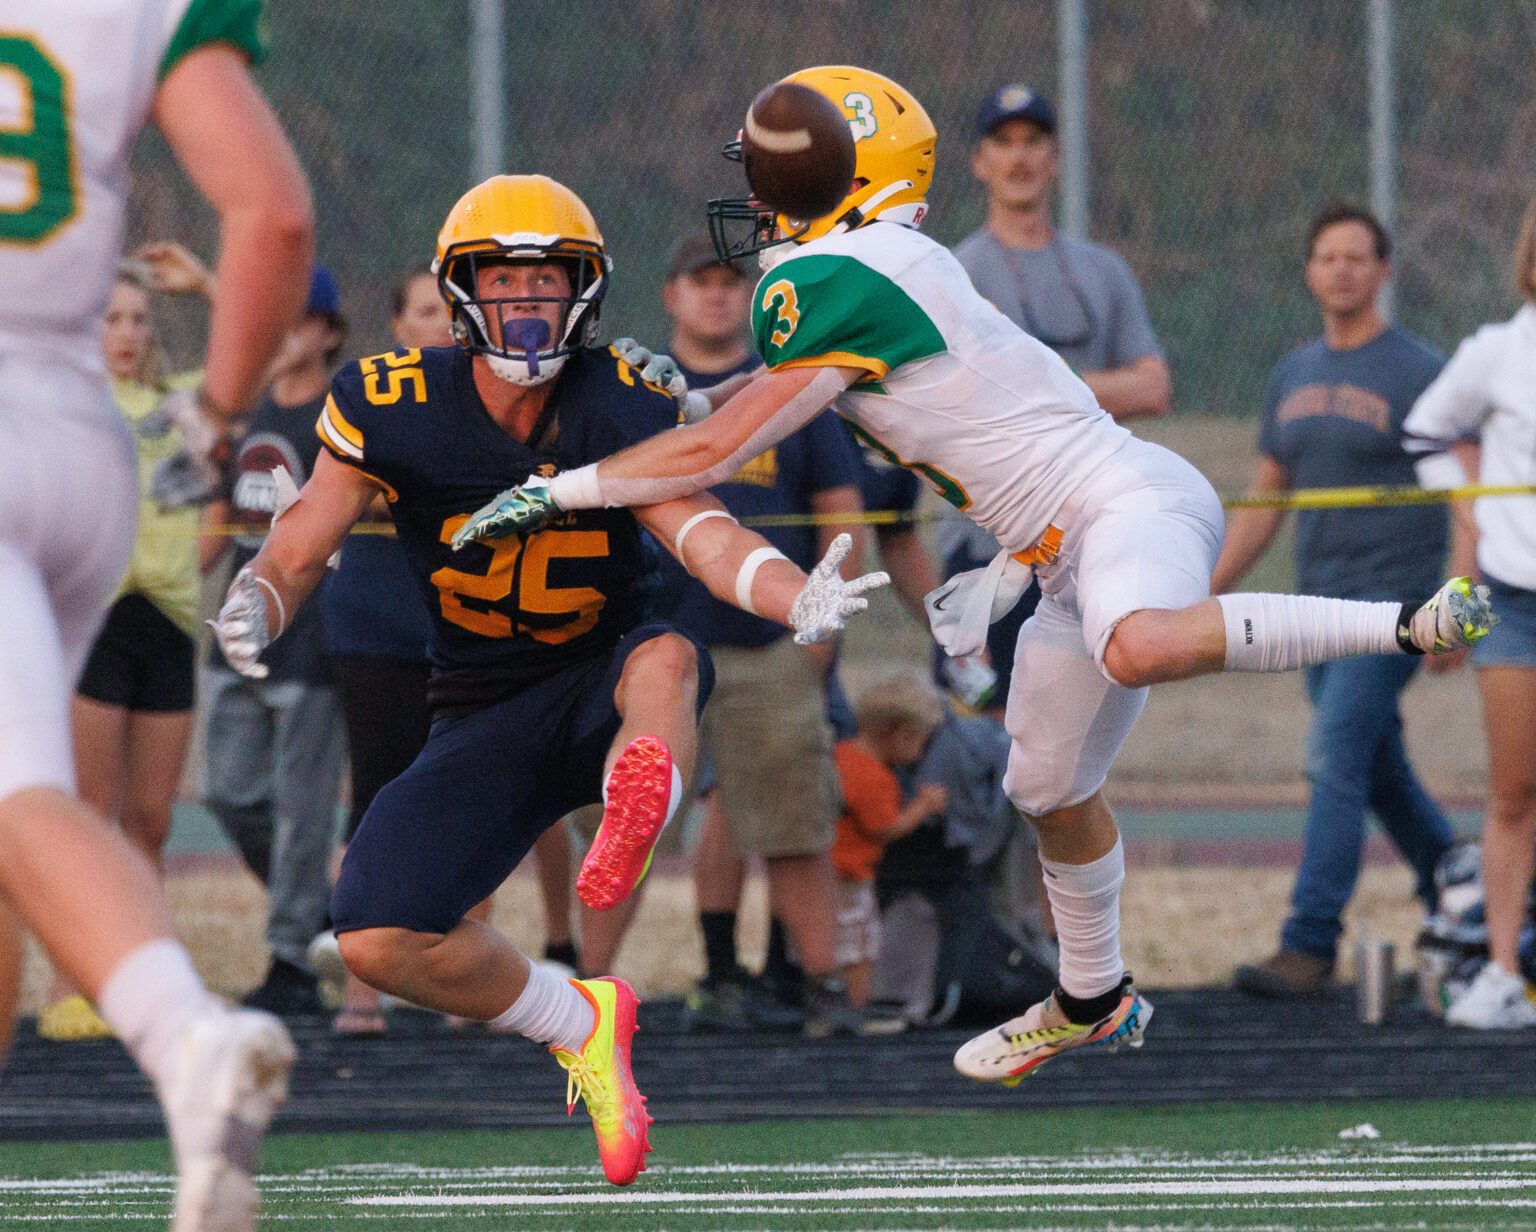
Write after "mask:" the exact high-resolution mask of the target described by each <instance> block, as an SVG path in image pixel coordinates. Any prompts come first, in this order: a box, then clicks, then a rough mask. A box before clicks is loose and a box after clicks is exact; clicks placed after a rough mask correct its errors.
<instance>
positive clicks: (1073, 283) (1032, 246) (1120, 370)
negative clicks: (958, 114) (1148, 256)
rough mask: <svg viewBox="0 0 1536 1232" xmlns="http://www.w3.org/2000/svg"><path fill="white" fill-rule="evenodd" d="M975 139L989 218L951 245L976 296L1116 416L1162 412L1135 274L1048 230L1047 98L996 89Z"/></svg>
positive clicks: (1053, 161) (1152, 342)
mask: <svg viewBox="0 0 1536 1232" xmlns="http://www.w3.org/2000/svg"><path fill="white" fill-rule="evenodd" d="M976 136H977V143H976V149H975V151H974V152H973V153H972V155H971V172H972V174H973V175H975V177H976V178H977V179H978V180H979V181H981V183H982V185H983V186H984V187H985V188H986V190H987V221H986V222H985V223H984V224H983V225H982V227H981V228H980V229H979V230H978V231H976V232H974V233H973V234H971V235H969V236H967V237H966V238H965V239H964V240H963V241H961V243H960V244H959V245H957V246H956V248H955V256H956V257H957V258H958V259H959V261H960V264H961V265H963V266H964V267H965V271H966V273H968V274H969V275H970V276H971V281H972V282H974V283H975V284H976V289H977V290H978V291H980V292H981V294H982V295H983V296H985V297H986V298H987V299H988V300H990V301H991V302H992V303H993V304H995V305H996V306H997V308H998V310H999V311H1001V312H1002V313H1003V314H1004V315H1005V316H1007V317H1008V318H1009V319H1010V320H1012V321H1013V322H1014V323H1015V324H1016V325H1018V326H1019V328H1020V329H1022V330H1024V332H1025V333H1028V334H1030V335H1032V336H1033V337H1035V338H1037V339H1039V340H1040V341H1041V342H1043V343H1045V345H1046V346H1048V347H1050V348H1051V350H1053V351H1055V352H1056V353H1057V354H1058V355H1060V356H1061V357H1062V358H1063V359H1064V360H1066V361H1067V363H1069V364H1071V365H1072V367H1073V369H1074V370H1075V371H1076V372H1077V374H1078V376H1080V377H1082V378H1083V380H1084V382H1086V383H1087V385H1088V388H1089V389H1091V390H1093V392H1094V395H1095V396H1096V397H1097V398H1098V400H1099V405H1100V406H1102V407H1103V408H1104V409H1105V410H1106V411H1108V412H1109V413H1110V414H1111V415H1113V416H1114V417H1115V418H1116V419H1118V420H1122V421H1123V420H1126V419H1132V418H1135V417H1137V416H1142V415H1163V414H1166V413H1167V411H1168V408H1169V404H1170V398H1171V396H1172V385H1171V383H1170V381H1169V376H1168V364H1167V362H1166V361H1165V360H1164V358H1163V352H1162V348H1161V347H1160V346H1159V345H1158V342H1157V337H1156V335H1155V334H1153V332H1152V325H1151V323H1150V322H1149V321H1148V320H1147V309H1146V304H1145V303H1144V302H1143V300H1142V295H1141V288H1140V287H1139V286H1138V285H1137V284H1136V277H1135V275H1134V274H1132V273H1131V270H1130V267H1129V266H1127V265H1126V263H1125V262H1124V261H1123V260H1122V259H1121V258H1120V257H1119V256H1118V255H1117V254H1116V253H1113V252H1111V251H1110V250H1109V249H1108V248H1105V247H1103V246H1101V245H1099V244H1092V243H1089V242H1088V241H1087V240H1080V239H1073V238H1071V237H1069V236H1064V235H1059V234H1057V232H1056V229H1055V227H1054V226H1053V225H1052V223H1051V188H1052V186H1053V185H1054V184H1055V183H1056V176H1057V172H1058V170H1059V169H1060V165H1061V154H1060V149H1059V147H1058V145H1057V142H1056V112H1055V109H1054V108H1053V107H1052V106H1051V104H1050V101H1049V100H1048V99H1046V98H1045V97H1044V95H1041V94H1038V93H1036V92H1035V91H1033V90H1031V89H1029V88H1027V87H1025V86H1018V85H1008V86H1003V87H1002V88H1001V89H999V90H996V91H995V92H993V93H992V94H990V95H988V96H987V98H986V99H985V100H983V102H982V104H981V108H980V110H979V111H978V112H977V115H976Z"/></svg>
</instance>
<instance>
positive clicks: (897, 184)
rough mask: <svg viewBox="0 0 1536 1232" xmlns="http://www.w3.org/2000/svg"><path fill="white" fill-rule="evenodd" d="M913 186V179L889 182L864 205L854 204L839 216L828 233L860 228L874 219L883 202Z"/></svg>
mask: <svg viewBox="0 0 1536 1232" xmlns="http://www.w3.org/2000/svg"><path fill="white" fill-rule="evenodd" d="M913 187H915V185H914V184H913V183H912V181H911V180H895V181H893V182H892V183H890V184H887V185H886V186H885V187H884V188H882V189H881V190H880V191H879V192H877V193H876V194H875V195H874V196H873V197H871V198H870V199H869V200H868V201H866V202H864V204H863V205H856V206H854V207H853V208H852V209H851V210H849V211H848V212H847V213H846V214H844V215H843V216H842V217H841V218H839V219H838V220H837V224H836V225H835V226H834V227H833V228H832V230H830V231H828V232H827V234H828V235H841V234H842V233H843V232H844V231H856V230H858V228H860V227H862V226H863V225H864V224H865V223H867V222H871V221H873V220H874V218H875V216H876V215H877V214H878V212H879V209H880V205H881V203H882V202H884V201H889V200H890V199H891V198H892V197H894V196H895V195H896V194H897V193H899V192H905V191H906V190H907V189H909V188H913Z"/></svg>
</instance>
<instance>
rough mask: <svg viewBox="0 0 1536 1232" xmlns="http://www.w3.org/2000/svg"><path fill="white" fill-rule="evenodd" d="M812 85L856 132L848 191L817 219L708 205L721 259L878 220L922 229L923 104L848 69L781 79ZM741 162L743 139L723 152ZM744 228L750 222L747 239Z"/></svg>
mask: <svg viewBox="0 0 1536 1232" xmlns="http://www.w3.org/2000/svg"><path fill="white" fill-rule="evenodd" d="M784 80H785V81H792V82H795V83H797V84H799V85H803V86H809V87H810V88H811V89H813V90H815V91H816V92H817V93H818V94H822V95H824V96H825V97H827V98H829V99H831V100H832V102H834V103H836V104H837V106H839V107H841V108H842V110H843V114H844V115H846V116H847V117H848V126H849V128H851V129H852V130H853V140H854V146H853V148H854V158H855V161H854V172H853V174H854V181H853V189H852V191H850V192H849V193H848V195H847V196H846V197H844V198H843V199H842V201H841V202H839V203H838V205H837V208H836V209H834V210H832V211H831V212H830V213H828V214H824V215H823V216H822V217H820V218H811V219H804V218H788V217H785V216H784V215H782V214H775V213H774V212H773V211H772V210H769V209H767V208H766V207H765V206H764V205H763V204H762V202H760V201H756V200H754V199H753V198H751V197H724V198H718V199H716V200H713V201H711V202H710V203H709V205H708V214H709V229H710V235H711V236H712V237H713V238H714V241H715V250H716V252H717V253H718V254H719V255H720V258H721V260H724V261H729V260H733V259H735V258H737V257H743V256H747V255H749V254H751V253H755V252H756V253H761V252H763V251H764V250H766V249H769V248H774V247H776V246H777V245H779V244H784V243H796V244H805V243H809V242H810V241H811V240H815V239H820V238H821V237H822V236H825V235H835V234H837V233H839V232H842V231H851V230H853V229H854V228H855V227H862V226H863V225H864V224H865V223H867V222H872V221H874V220H875V219H876V218H884V219H886V220H887V221H889V222H902V223H906V224H908V225H909V226H914V227H915V226H920V225H921V224H922V221H923V217H924V216H925V215H926V214H927V212H928V203H927V199H928V187H929V185H930V184H931V183H932V182H933V160H934V145H935V144H936V142H937V140H938V133H937V131H936V130H935V129H934V127H933V121H932V120H930V119H929V118H928V113H927V112H926V111H924V110H923V105H922V104H921V103H919V102H918V101H917V99H916V98H914V97H913V96H912V95H911V94H910V93H909V92H908V91H907V90H906V89H904V88H903V87H901V86H899V85H897V84H896V83H895V82H894V81H892V80H891V79H890V78H889V77H882V76H881V75H880V74H879V73H872V72H870V71H869V70H868V69H863V68H854V67H852V66H851V65H825V66H822V67H820V68H805V69H801V70H800V71H799V72H798V73H791V74H790V75H789V76H788V77H786V78H784ZM724 152H725V156H726V157H727V158H732V159H736V160H740V158H741V139H740V137H738V138H737V139H736V140H735V141H732V142H730V143H729V144H728V145H727V146H726V147H725V151H724ZM742 224H747V225H748V229H747V233H746V234H745V235H742V234H741V230H740V228H741V226H742Z"/></svg>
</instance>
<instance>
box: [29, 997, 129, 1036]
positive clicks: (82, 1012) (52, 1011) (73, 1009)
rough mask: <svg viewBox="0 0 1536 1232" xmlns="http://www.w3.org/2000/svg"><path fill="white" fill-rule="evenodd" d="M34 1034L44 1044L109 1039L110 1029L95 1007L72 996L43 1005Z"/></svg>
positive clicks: (81, 998)
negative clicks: (46, 1042)
mask: <svg viewBox="0 0 1536 1232" xmlns="http://www.w3.org/2000/svg"><path fill="white" fill-rule="evenodd" d="M37 1033H38V1035H39V1036H41V1037H42V1038H43V1039H45V1040H97V1039H111V1038H112V1028H111V1027H109V1026H107V1024H106V1023H105V1022H104V1021H102V1017H101V1015H100V1014H98V1013H97V1012H96V1007H95V1006H94V1005H92V1004H91V1003H90V1002H89V1001H87V1000H86V999H85V998H84V997H82V996H81V995H80V994H79V993H75V995H74V996H72V997H63V998H61V999H60V1000H58V1001H55V1002H54V1003H53V1004H52V1005H46V1006H44V1007H43V1008H42V1010H40V1011H39V1012H38V1015H37Z"/></svg>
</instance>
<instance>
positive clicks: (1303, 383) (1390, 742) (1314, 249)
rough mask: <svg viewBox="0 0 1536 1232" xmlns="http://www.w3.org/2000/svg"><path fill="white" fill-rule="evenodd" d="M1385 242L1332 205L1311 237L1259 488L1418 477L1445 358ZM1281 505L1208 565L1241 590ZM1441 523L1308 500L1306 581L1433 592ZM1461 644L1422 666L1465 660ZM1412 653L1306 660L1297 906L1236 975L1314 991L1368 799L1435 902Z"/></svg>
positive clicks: (1436, 852)
mask: <svg viewBox="0 0 1536 1232" xmlns="http://www.w3.org/2000/svg"><path fill="white" fill-rule="evenodd" d="M1389 255H1390V241H1389V239H1388V236H1387V233H1386V231H1385V230H1384V229H1383V228H1382V226H1381V224H1380V223H1379V222H1378V221H1377V220H1376V219H1375V218H1374V217H1372V216H1371V215H1370V214H1368V213H1366V212H1365V211H1364V210H1360V209H1355V208H1353V207H1350V206H1330V207H1329V208H1328V209H1326V210H1324V211H1323V213H1322V214H1320V215H1319V216H1318V218H1317V220H1316V221H1315V222H1314V223H1313V225H1312V228H1311V230H1310V232H1309V233H1308V236H1307V245H1306V283H1307V289H1308V290H1309V291H1310V292H1311V293H1312V296H1313V298H1314V299H1315V300H1316V301H1317V304H1318V307H1319V308H1320V310H1321V312H1322V318H1323V336H1322V337H1321V338H1317V339H1314V340H1313V341H1311V342H1308V343H1305V344H1303V345H1302V346H1299V347H1297V348H1296V349H1295V350H1293V351H1291V352H1290V354H1288V355H1286V356H1285V358H1283V359H1282V360H1281V361H1280V362H1279V363H1278V364H1276V365H1275V368H1274V370H1273V372H1272V373H1271V375H1270V380H1269V389H1268V392H1267V396H1266V399H1265V406H1264V417H1263V421H1262V425H1261V427H1260V429H1259V464H1258V468H1257V470H1256V473H1255V476H1254V480H1253V483H1252V484H1251V486H1250V492H1252V493H1253V494H1255V495H1269V494H1276V493H1282V492H1286V491H1289V490H1290V489H1291V488H1293V487H1301V488H1323V487H1343V486H1349V485H1354V484H1369V485H1386V484H1412V483H1413V482H1414V481H1415V479H1414V469H1413V461H1412V458H1411V457H1410V456H1409V455H1408V454H1407V453H1406V452H1405V451H1404V449H1403V421H1404V419H1406V418H1407V416H1408V412H1409V410H1410V409H1411V408H1412V406H1413V403H1414V401H1415V399H1417V397H1418V396H1419V394H1420V393H1422V392H1423V391H1424V389H1425V387H1426V386H1428V385H1429V383H1430V382H1431V381H1432V380H1433V379H1434V378H1435V375H1436V374H1437V373H1438V372H1439V371H1440V369H1441V367H1442V366H1443V365H1444V358H1443V357H1442V356H1441V355H1440V354H1439V353H1438V352H1437V351H1436V350H1435V349H1434V348H1433V347H1431V346H1430V345H1429V344H1428V343H1426V342H1424V341H1423V340H1421V339H1419V338H1416V337H1415V336H1414V335H1412V334H1410V333H1409V332H1408V331H1407V330H1404V329H1402V328H1400V327H1398V326H1394V325H1389V324H1388V323H1387V322H1386V321H1385V320H1384V319H1383V318H1382V316H1381V315H1380V313H1379V312H1378V311H1377V308H1376V300H1377V295H1378V293H1379V292H1380V290H1381V288H1382V286H1383V285H1384V284H1385V283H1386V281H1387V279H1388V278H1389V277H1390V275H1391V266H1390V264H1389V261H1388V258H1389ZM1283 519H1284V514H1283V512H1281V511H1280V510H1274V509H1256V508H1245V509H1240V510H1238V511H1237V512H1236V513H1235V514H1234V516H1233V517H1232V519H1231V521H1230V523H1229V524H1228V527H1227V538H1226V543H1225V545H1224V546H1223V548H1222V552H1221V557H1220V559H1219V560H1218V561H1217V563H1216V568H1215V571H1214V573H1213V574H1212V577H1211V590H1212V593H1215V594H1220V593H1222V592H1223V591H1227V590H1230V589H1232V588H1233V587H1234V586H1235V585H1236V584H1237V582H1238V581H1239V580H1240V579H1241V578H1242V576H1243V575H1244V574H1245V573H1247V572H1248V570H1249V569H1250V568H1251V567H1252V566H1253V564H1254V563H1255V562H1256V561H1257V560H1258V559H1259V557H1260V556H1262V555H1263V554H1264V551H1265V549H1266V548H1267V547H1268V546H1269V544H1270V541H1271V540H1272V539H1273V538H1274V536H1275V534H1276V532H1277V531H1278V530H1279V529H1280V524H1281V522H1282V520H1283ZM1448 534H1449V531H1448V522H1447V518H1446V513H1445V509H1444V508H1443V507H1442V506H1437V505H1414V506H1399V507H1381V508H1368V509H1338V510H1309V511H1307V512H1303V513H1301V514H1300V515H1299V516H1298V519H1297V526H1296V544H1295V556H1296V582H1297V589H1298V590H1299V591H1301V592H1302V593H1306V594H1315V595H1329V596H1332V597H1335V598H1341V599H1388V598H1393V597H1396V596H1398V595H1414V594H1423V595H1428V594H1431V593H1432V592H1433V591H1434V589H1435V587H1436V585H1437V584H1438V579H1439V576H1440V568H1441V562H1442V561H1443V559H1444V556H1445V551H1446V545H1447V539H1448ZM1464 657H1465V655H1464V653H1459V654H1457V655H1451V656H1446V658H1447V659H1449V660H1452V662H1450V663H1444V662H1443V661H1436V662H1435V663H1434V665H1433V667H1431V668H1430V669H1428V670H1444V668H1445V667H1446V666H1456V665H1457V662H1456V661H1458V660H1460V659H1462V658H1464ZM1418 663H1419V660H1418V659H1417V658H1408V657H1405V656H1401V655H1363V656H1360V657H1357V658H1353V659H1342V660H1339V661H1337V662H1333V663H1327V664H1323V665H1321V666H1318V667H1312V668H1308V669H1307V672H1306V685H1307V696H1308V699H1309V700H1310V701H1311V703H1312V708H1313V709H1312V726H1311V730H1310V732H1309V733H1308V737H1307V763H1306V764H1307V781H1308V783H1309V784H1310V793H1309V796H1308V801H1307V823H1306V831H1305V836H1304V840H1303V852H1302V859H1301V866H1300V868H1298V869H1297V872H1296V883H1295V886H1294V888H1293V889H1292V892H1291V914H1290V917H1289V918H1288V919H1287V920H1286V921H1285V925H1284V927H1283V928H1282V929H1281V933H1280V948H1279V950H1278V951H1277V952H1276V953H1275V954H1274V955H1272V956H1271V957H1270V958H1268V959H1266V960H1264V961H1263V962H1261V963H1254V964H1251V965H1245V966H1241V967H1239V968H1238V969H1237V973H1236V976H1235V981H1234V982H1235V983H1236V984H1237V986H1238V987H1239V988H1242V989H1244V990H1246V991H1248V992H1253V993H1257V994H1260V995H1266V996H1276V997H1281V996H1296V995H1302V994H1307V993H1314V992H1318V991H1320V990H1321V989H1323V988H1324V987H1325V986H1326V985H1327V984H1328V982H1329V980H1330V979H1331V978H1332V975H1333V968H1334V961H1335V958H1336V957H1337V950H1338V943H1339V934H1340V932H1341V931H1342V929H1343V924H1342V916H1343V912H1344V908H1345V907H1346V906H1347V905H1348V903H1349V900H1350V898H1351V897H1352V896H1353V894H1354V890H1355V882H1356V879H1357V878H1358V876H1359V873H1360V859H1361V854H1362V850H1363V848H1364V845H1365V817H1366V813H1367V812H1368V811H1369V812H1371V813H1374V814H1375V815H1376V817H1377V819H1378V820H1379V821H1380V822H1381V824H1382V827H1383V828H1384V829H1385V830H1386V832H1387V834H1388V835H1389V836H1390V837H1391V839H1392V842H1393V843H1394V844H1395V845H1396V847H1397V849H1398V851H1399V852H1401V853H1402V855H1403V858H1404V859H1405V860H1406V861H1407V862H1408V864H1409V866H1410V867H1411V868H1412V869H1413V871H1414V875H1415V877H1416V878H1417V882H1418V892H1419V895H1420V897H1421V898H1423V899H1424V900H1425V902H1426V903H1427V904H1429V905H1432V904H1433V897H1434V882H1433V873H1434V867H1435V863H1436V862H1437V861H1438V860H1439V858H1440V856H1441V854H1442V853H1443V852H1444V851H1445V850H1446V848H1448V847H1449V846H1450V845H1451V839H1452V835H1451V827H1450V823H1449V822H1448V821H1447V820H1446V818H1445V814H1444V813H1442V812H1441V810H1440V808H1439V807H1438V806H1437V805H1436V804H1435V802H1434V800H1432V799H1431V798H1430V796H1429V794H1428V793H1427V792H1426V791H1425V790H1424V788H1423V786H1422V785H1421V784H1420V783H1419V780H1418V778H1417V776H1416V775H1415V774H1414V772H1413V767H1412V766H1411V765H1410V764H1409V761H1408V755H1407V751H1406V750H1405V749H1404V747H1403V732H1402V719H1401V717H1400V715H1399V713H1398V699H1399V696H1400V695H1401V693H1402V691H1403V689H1404V688H1406V687H1407V685H1408V682H1409V680H1410V679H1412V677H1413V673H1414V669H1415V667H1416V666H1417V665H1418Z"/></svg>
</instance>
